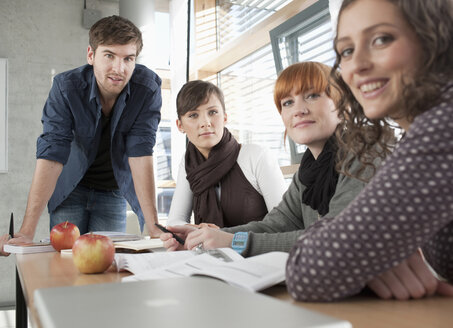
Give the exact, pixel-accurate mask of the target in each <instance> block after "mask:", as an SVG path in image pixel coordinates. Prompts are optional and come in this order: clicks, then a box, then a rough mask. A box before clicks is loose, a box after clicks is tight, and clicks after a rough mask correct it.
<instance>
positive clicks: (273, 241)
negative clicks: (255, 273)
mask: <svg viewBox="0 0 453 328" xmlns="http://www.w3.org/2000/svg"><path fill="white" fill-rule="evenodd" d="M364 185H365V184H364V183H363V182H361V181H360V180H358V179H354V178H351V177H346V176H344V175H340V177H339V180H338V183H337V187H336V191H335V195H334V196H333V197H332V199H331V201H330V204H329V209H330V210H329V213H328V215H337V214H339V213H340V212H341V210H343V209H344V208H345V207H346V206H347V205H348V204H349V202H351V200H352V199H354V197H355V196H357V194H358V193H359V192H360V191H361V190H362V188H363V187H364ZM303 190H304V186H303V185H302V184H301V183H300V181H299V179H298V176H297V174H295V175H294V176H293V180H292V182H291V185H290V186H289V188H288V190H287V191H286V193H285V194H284V195H283V199H282V201H281V202H280V204H279V205H278V206H277V207H275V208H274V209H273V210H272V211H270V212H269V213H268V214H267V215H266V216H265V217H264V219H263V220H262V221H252V222H250V223H248V224H245V225H241V226H236V227H232V228H224V229H223V230H224V231H227V232H230V233H235V232H238V231H248V232H250V234H249V238H248V244H247V248H246V249H245V250H244V252H243V253H242V255H244V256H254V255H258V254H263V253H267V252H272V251H282V252H289V251H290V249H291V247H292V246H293V245H294V244H295V243H296V241H297V238H298V237H299V236H300V235H301V234H302V233H303V231H304V229H305V228H306V227H307V226H309V225H310V224H312V223H313V222H315V221H316V220H317V219H318V214H317V212H316V211H314V210H312V209H311V208H309V207H308V206H307V205H305V204H302V193H303Z"/></svg>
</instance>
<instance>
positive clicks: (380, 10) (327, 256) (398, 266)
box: [287, 0, 453, 301]
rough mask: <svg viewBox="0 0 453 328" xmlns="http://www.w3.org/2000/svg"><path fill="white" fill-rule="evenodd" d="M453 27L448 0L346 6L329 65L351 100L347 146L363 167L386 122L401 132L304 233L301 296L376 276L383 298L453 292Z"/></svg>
mask: <svg viewBox="0 0 453 328" xmlns="http://www.w3.org/2000/svg"><path fill="white" fill-rule="evenodd" d="M452 35H453V4H452V2H451V1H447V0H430V1H425V0H345V1H344V2H343V4H342V7H341V9H340V13H339V19H338V24H337V35H336V38H335V41H334V46H335V51H336V53H337V58H336V62H335V65H334V68H333V70H334V71H335V70H336V69H339V70H340V75H341V76H340V78H338V79H337V80H338V81H337V82H338V83H339V84H340V85H341V86H342V89H343V91H344V93H345V95H346V96H345V98H347V99H345V101H344V104H348V103H349V104H350V106H346V105H344V106H340V108H339V113H340V117H341V118H343V119H345V120H346V124H347V125H346V137H345V138H344V139H342V140H343V141H344V144H343V145H341V146H342V147H345V148H347V149H352V150H354V152H355V154H356V159H357V158H358V159H359V160H360V161H361V162H362V163H364V164H366V162H367V159H368V158H369V154H370V150H371V149H372V148H373V147H375V146H376V145H381V146H382V144H383V143H382V142H381V139H380V131H381V129H382V128H384V127H388V125H389V124H391V123H390V121H389V119H391V120H392V121H393V122H396V123H397V124H398V125H399V127H401V128H402V129H403V130H404V132H405V134H404V136H403V137H402V139H401V141H400V142H399V144H398V145H397V147H396V149H395V150H394V151H393V153H392V154H391V155H389V156H388V157H387V159H386V160H385V162H384V163H383V164H382V165H381V166H380V168H379V169H378V171H377V172H376V174H375V176H374V177H373V179H372V180H371V181H370V182H369V183H368V185H367V186H366V187H365V188H364V189H363V190H362V192H361V193H360V194H359V195H358V196H357V197H356V198H355V199H354V200H353V201H352V202H351V203H350V204H349V206H348V207H347V208H346V209H345V210H343V211H342V212H341V213H340V214H339V215H337V216H335V217H333V218H324V219H323V220H320V221H318V222H316V223H315V224H313V225H312V226H311V227H309V228H308V229H307V230H306V232H305V233H304V234H303V235H302V236H301V237H300V238H299V239H298V241H297V243H296V245H295V246H294V247H293V248H292V250H291V253H290V258H289V260H288V263H287V286H288V291H289V292H290V293H291V295H292V296H293V297H294V298H295V299H297V300H304V301H333V300H339V299H342V298H344V297H347V296H351V295H354V294H357V293H359V292H360V291H361V290H362V289H363V288H364V287H365V286H366V285H367V284H370V283H372V284H374V287H375V289H377V290H380V291H381V293H382V294H381V296H383V297H391V296H393V297H396V298H399V299H407V298H410V297H413V298H419V297H423V296H427V295H432V294H434V293H439V294H444V295H450V296H451V295H453V286H452V285H451V284H449V283H452V282H453V60H452V59H453V43H452V42H451V38H452ZM365 128H366V129H367V130H369V129H370V128H371V129H372V130H374V133H369V132H367V134H364V133H362V131H363V130H364V129H365ZM345 163H346V164H347V161H345ZM346 167H347V165H346ZM420 249H421V250H422V252H423V255H424V257H425V259H426V260H427V262H428V263H429V264H430V265H431V266H432V268H433V269H434V270H435V272H436V273H437V274H438V275H439V278H438V279H433V277H432V278H430V277H429V274H428V275H427V274H426V272H427V268H426V267H421V266H420V261H419V259H420V255H419V253H418V252H419V250H420ZM413 263H415V264H413ZM420 272H421V274H420ZM420 281H421V283H420ZM392 285H393V286H399V289H398V288H396V289H394V287H392ZM378 294H379V293H378Z"/></svg>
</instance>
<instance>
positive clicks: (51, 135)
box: [36, 79, 73, 165]
mask: <svg viewBox="0 0 453 328" xmlns="http://www.w3.org/2000/svg"><path fill="white" fill-rule="evenodd" d="M41 122H42V124H43V133H42V134H41V135H40V136H39V137H38V140H37V147H36V158H40V159H48V160H53V161H57V162H60V163H62V164H63V165H64V164H66V162H67V160H68V157H69V153H70V151H71V141H72V139H73V133H72V124H73V123H72V122H73V118H72V113H71V111H70V109H69V106H68V104H67V102H66V100H65V97H64V95H63V92H62V90H61V87H60V84H59V81H58V80H57V79H55V80H54V82H53V84H52V88H51V90H50V93H49V97H48V98H47V101H46V103H45V105H44V109H43V114H42V119H41Z"/></svg>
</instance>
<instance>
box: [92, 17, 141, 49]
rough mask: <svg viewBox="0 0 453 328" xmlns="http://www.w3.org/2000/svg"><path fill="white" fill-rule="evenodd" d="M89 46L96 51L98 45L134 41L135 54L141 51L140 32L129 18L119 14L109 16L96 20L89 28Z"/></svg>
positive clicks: (123, 43) (122, 43) (121, 43)
mask: <svg viewBox="0 0 453 328" xmlns="http://www.w3.org/2000/svg"><path fill="white" fill-rule="evenodd" d="M89 36H90V47H91V49H92V50H93V51H96V49H97V48H98V46H99V45H115V44H120V45H125V44H129V43H135V44H136V46H137V53H136V55H137V56H138V54H139V53H140V51H142V48H143V40H142V33H141V32H140V30H139V29H138V28H137V26H135V25H134V24H133V23H132V22H131V21H130V20H128V19H126V18H124V17H121V16H116V15H113V16H109V17H104V18H102V19H100V20H98V21H97V22H96V23H94V25H93V26H92V27H91V29H90V33H89Z"/></svg>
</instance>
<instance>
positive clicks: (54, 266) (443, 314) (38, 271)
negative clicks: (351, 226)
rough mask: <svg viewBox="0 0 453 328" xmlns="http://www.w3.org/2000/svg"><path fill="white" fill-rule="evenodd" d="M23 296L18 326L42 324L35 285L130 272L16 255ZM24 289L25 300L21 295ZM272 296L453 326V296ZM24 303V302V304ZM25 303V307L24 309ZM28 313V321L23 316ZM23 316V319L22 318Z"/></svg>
mask: <svg viewBox="0 0 453 328" xmlns="http://www.w3.org/2000/svg"><path fill="white" fill-rule="evenodd" d="M16 265H17V272H18V281H17V286H16V289H18V294H19V298H17V296H16V298H17V299H16V303H17V316H19V318H18V317H17V316H16V321H17V320H19V322H18V323H17V324H16V327H17V328H21V327H26V324H27V320H26V315H27V311H26V308H25V303H26V306H28V310H29V313H30V317H31V322H32V325H33V327H41V325H40V322H39V317H38V315H37V313H36V310H35V308H34V303H33V293H34V291H35V289H39V288H47V287H60V286H77V285H88V284H96V283H106V282H112V283H114V282H119V281H120V280H121V278H122V277H123V276H126V275H128V273H118V272H115V271H114V270H113V269H112V268H111V269H109V271H108V272H106V273H103V274H91V275H88V274H81V273H79V272H78V270H77V269H76V268H75V266H74V264H73V262H72V258H71V257H70V256H69V257H68V256H61V255H60V253H57V252H52V253H38V254H27V255H16ZM22 293H23V296H24V297H22V300H21V299H20V296H21V294H22ZM263 293H264V294H267V295H269V296H272V297H276V298H279V299H281V300H283V301H286V302H291V303H293V304H295V305H297V306H302V307H305V308H308V309H311V310H315V311H318V312H322V313H325V314H328V315H331V316H334V317H338V318H341V319H345V320H348V321H350V322H351V323H352V325H353V326H354V327H359V328H360V327H366V328H375V327H376V328H378V327H379V328H382V327H402V328H405V327H408V328H409V327H411V328H413V327H430V328H437V327H445V328H446V327H449V328H451V327H453V315H452V313H451V312H452V311H453V298H443V297H432V298H427V299H422V300H411V301H383V300H379V299H377V298H375V297H365V296H358V297H353V298H351V299H348V300H346V301H342V302H337V303H301V302H295V301H294V300H293V299H292V298H291V297H290V296H289V294H288V293H287V291H286V289H285V287H283V286H274V287H272V288H269V289H267V290H265V291H264V292H263ZM20 303H22V304H20ZM21 306H22V309H24V310H23V311H21V310H20V307H21ZM24 315H25V324H24V323H23V320H24V318H23V316H24ZM21 320H22V321H21Z"/></svg>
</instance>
